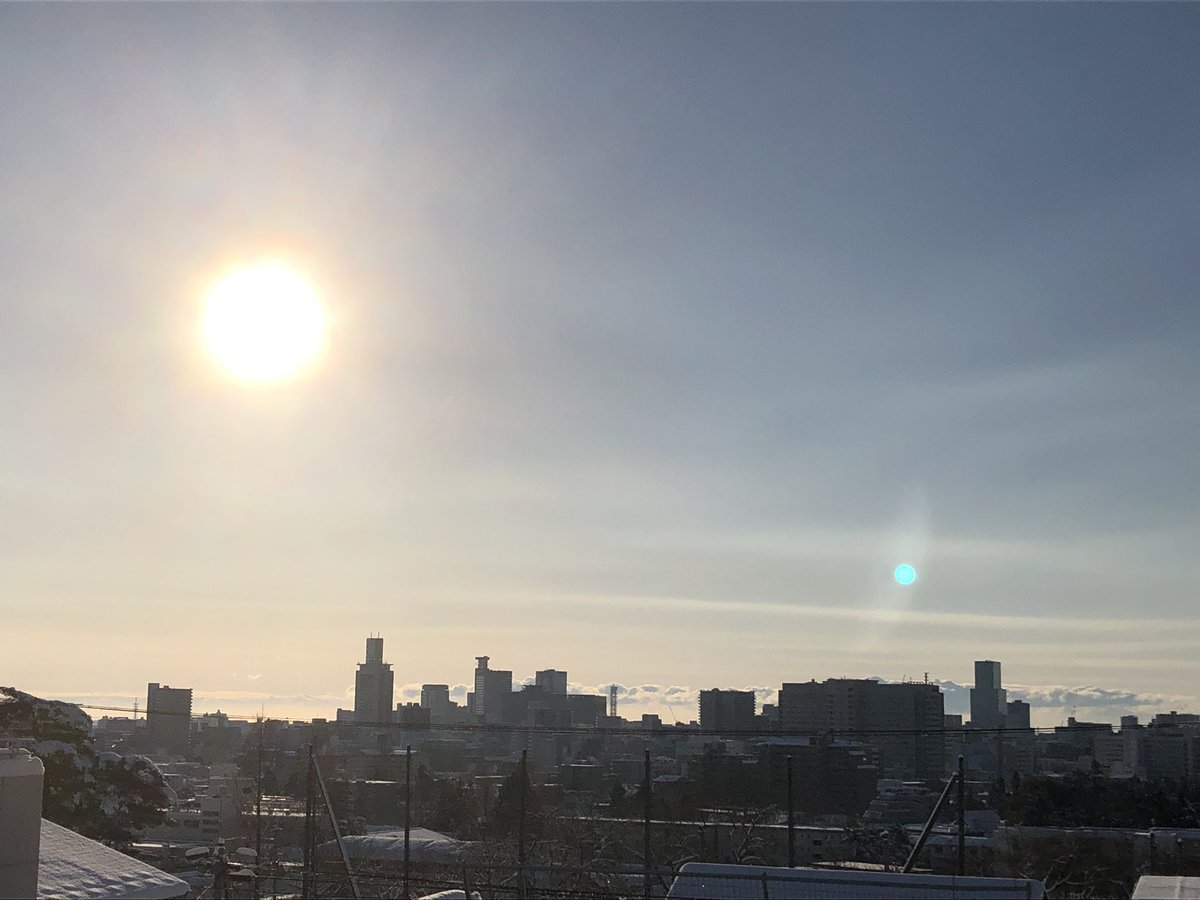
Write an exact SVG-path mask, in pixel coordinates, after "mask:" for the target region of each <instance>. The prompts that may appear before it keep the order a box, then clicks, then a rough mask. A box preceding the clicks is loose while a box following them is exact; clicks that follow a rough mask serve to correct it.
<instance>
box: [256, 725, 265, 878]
mask: <svg viewBox="0 0 1200 900" xmlns="http://www.w3.org/2000/svg"><path fill="white" fill-rule="evenodd" d="M262 780H263V718H262V716H259V717H258V774H257V776H256V778H255V780H254V781H255V791H256V792H257V794H258V797H257V799H256V800H255V804H254V867H255V870H256V871H257V870H261V869H262V800H263V789H262ZM254 900H258V878H257V876H256V877H255V879H254Z"/></svg>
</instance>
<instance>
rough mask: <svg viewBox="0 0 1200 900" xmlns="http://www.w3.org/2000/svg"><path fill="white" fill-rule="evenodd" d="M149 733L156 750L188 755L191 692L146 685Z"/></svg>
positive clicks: (190, 733) (190, 726)
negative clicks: (159, 748)
mask: <svg viewBox="0 0 1200 900" xmlns="http://www.w3.org/2000/svg"><path fill="white" fill-rule="evenodd" d="M146 733H147V735H148V737H149V739H150V744H151V746H153V747H161V748H163V749H164V750H171V751H173V752H175V753H185V752H187V750H188V748H189V747H190V746H191V735H192V689H191V688H173V687H171V686H170V685H166V684H164V685H162V686H161V687H160V686H159V684H158V682H157V681H152V682H150V683H149V684H148V685H147V686H146Z"/></svg>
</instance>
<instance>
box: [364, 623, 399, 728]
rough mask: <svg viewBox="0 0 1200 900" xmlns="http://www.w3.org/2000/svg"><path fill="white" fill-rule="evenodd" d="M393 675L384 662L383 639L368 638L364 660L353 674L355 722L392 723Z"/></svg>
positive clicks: (389, 664)
mask: <svg viewBox="0 0 1200 900" xmlns="http://www.w3.org/2000/svg"><path fill="white" fill-rule="evenodd" d="M395 678H396V676H395V673H393V672H392V665H391V663H385V662H384V661H383V638H381V637H369V638H367V658H366V661H365V662H360V663H359V664H358V671H357V672H356V673H355V674H354V721H355V722H373V723H376V724H384V723H389V722H391V721H392V692H393V689H394V687H395Z"/></svg>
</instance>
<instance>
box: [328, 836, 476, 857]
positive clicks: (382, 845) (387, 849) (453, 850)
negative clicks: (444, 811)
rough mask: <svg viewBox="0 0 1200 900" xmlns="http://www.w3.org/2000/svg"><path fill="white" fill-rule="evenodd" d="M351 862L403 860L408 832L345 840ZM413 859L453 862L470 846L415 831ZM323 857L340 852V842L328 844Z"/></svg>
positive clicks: (410, 841)
mask: <svg viewBox="0 0 1200 900" xmlns="http://www.w3.org/2000/svg"><path fill="white" fill-rule="evenodd" d="M342 843H343V844H345V845H346V852H347V853H348V854H350V858H351V859H372V860H403V859H404V829H403V828H397V829H394V830H392V831H376V832H373V833H371V834H351V835H347V836H345V837H343V838H342ZM408 846H409V858H410V859H411V860H412V861H413V862H449V861H452V860H456V859H458V858H459V857H460V856H461V855H462V852H463V850H464V849H465V848H466V847H467V844H466V843H465V842H463V841H458V840H455V839H454V838H452V837H448V836H447V835H444V834H439V833H438V832H436V831H430V830H429V829H428V828H413V829H411V830H410V831H409V833H408ZM317 849H318V851H319V852H321V853H323V854H336V853H337V852H338V849H337V842H336V841H326V842H325V843H324V844H322V845H321V846H320V847H319V848H317Z"/></svg>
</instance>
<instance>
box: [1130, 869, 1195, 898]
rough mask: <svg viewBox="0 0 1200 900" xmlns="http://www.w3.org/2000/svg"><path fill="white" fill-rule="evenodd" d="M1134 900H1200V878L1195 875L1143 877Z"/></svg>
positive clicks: (1138, 884)
mask: <svg viewBox="0 0 1200 900" xmlns="http://www.w3.org/2000/svg"><path fill="white" fill-rule="evenodd" d="M1132 900H1200V878H1197V877H1196V876H1195V875H1143V876H1142V877H1141V878H1139V879H1138V883H1137V887H1135V888H1134V889H1133V898H1132Z"/></svg>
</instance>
